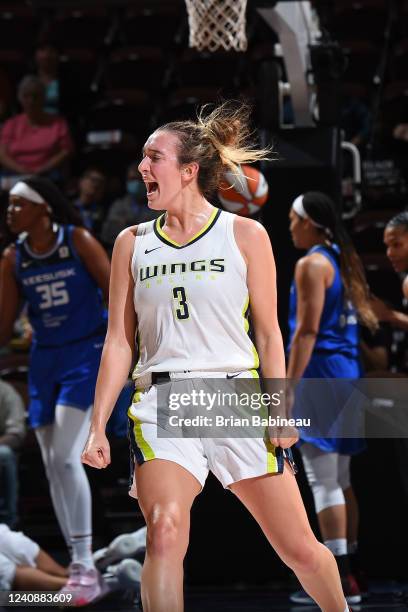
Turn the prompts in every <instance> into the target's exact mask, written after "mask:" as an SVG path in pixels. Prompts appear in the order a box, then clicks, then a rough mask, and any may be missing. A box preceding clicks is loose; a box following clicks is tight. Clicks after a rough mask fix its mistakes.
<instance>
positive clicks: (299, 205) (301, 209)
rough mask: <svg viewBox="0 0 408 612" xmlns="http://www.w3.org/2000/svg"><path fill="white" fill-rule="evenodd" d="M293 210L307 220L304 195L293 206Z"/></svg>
mask: <svg viewBox="0 0 408 612" xmlns="http://www.w3.org/2000/svg"><path fill="white" fill-rule="evenodd" d="M292 208H293V210H294V211H295V213H296V214H297V215H299V217H302V219H307V216H308V215H307V212H306V211H305V207H304V206H303V194H302V195H300V196H298V197H297V198H296V200H295V201H294V202H293V204H292Z"/></svg>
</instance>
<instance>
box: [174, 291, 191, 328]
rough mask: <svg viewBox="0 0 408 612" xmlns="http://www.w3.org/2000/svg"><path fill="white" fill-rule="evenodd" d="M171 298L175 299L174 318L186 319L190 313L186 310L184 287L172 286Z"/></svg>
mask: <svg viewBox="0 0 408 612" xmlns="http://www.w3.org/2000/svg"><path fill="white" fill-rule="evenodd" d="M173 299H174V300H175V301H176V306H177V307H176V308H174V314H175V315H176V318H177V319H179V320H180V321H184V320H185V319H188V318H189V316H190V313H189V311H188V304H187V297H186V290H185V289H184V287H174V288H173Z"/></svg>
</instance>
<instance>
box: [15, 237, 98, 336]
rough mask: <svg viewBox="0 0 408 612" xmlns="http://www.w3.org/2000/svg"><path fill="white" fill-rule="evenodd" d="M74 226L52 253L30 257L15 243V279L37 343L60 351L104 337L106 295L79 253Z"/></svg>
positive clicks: (27, 250)
mask: <svg viewBox="0 0 408 612" xmlns="http://www.w3.org/2000/svg"><path fill="white" fill-rule="evenodd" d="M73 230H74V227H73V226H60V227H59V228H58V235H57V241H56V243H55V245H54V246H53V248H52V249H51V251H49V252H48V253H44V254H42V255H38V254H35V253H33V252H32V250H31V249H30V247H29V244H28V240H27V238H23V239H21V240H18V241H17V242H16V277H17V281H18V283H19V286H20V288H21V292H22V294H23V296H24V298H25V300H26V301H27V303H28V315H29V319H30V323H31V326H32V328H33V332H34V336H33V340H34V343H35V344H38V345H41V346H50V347H52V346H61V345H63V344H67V343H71V342H76V341H77V340H81V339H83V338H87V337H90V336H92V335H94V334H99V333H102V334H103V333H104V332H105V331H106V320H107V313H106V309H105V308H104V305H103V300H102V293H101V291H100V289H99V287H98V286H97V284H96V282H95V280H94V279H93V278H92V276H91V275H90V274H89V272H88V271H87V269H86V268H85V266H84V264H83V263H82V260H81V258H80V257H79V255H78V254H77V252H76V251H75V248H74V245H73V240H72V233H73Z"/></svg>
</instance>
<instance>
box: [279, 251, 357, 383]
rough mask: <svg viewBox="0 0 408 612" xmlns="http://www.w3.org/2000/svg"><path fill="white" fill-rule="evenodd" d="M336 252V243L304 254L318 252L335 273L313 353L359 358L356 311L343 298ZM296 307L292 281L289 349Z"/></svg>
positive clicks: (293, 330)
mask: <svg viewBox="0 0 408 612" xmlns="http://www.w3.org/2000/svg"><path fill="white" fill-rule="evenodd" d="M339 252H340V251H339V247H338V246H337V245H335V244H334V245H332V247H328V246H323V245H316V246H314V247H313V248H311V249H310V250H309V251H308V252H307V255H311V254H312V253H321V254H322V255H323V256H324V257H326V258H327V259H328V260H329V261H330V263H331V264H332V266H333V268H334V272H335V274H334V280H333V283H332V284H331V286H330V287H328V288H327V289H326V294H325V299H324V306H323V311H322V315H321V318H320V326H319V332H318V334H317V338H316V343H315V346H314V349H313V353H314V354H315V353H319V352H321V353H327V352H330V353H340V354H343V355H347V356H350V357H355V358H358V355H359V349H358V346H359V332H358V320H357V312H356V309H355V308H354V306H353V304H352V303H351V302H350V301H349V300H347V299H346V298H345V291H344V286H343V281H342V279H341V274H340V264H339ZM296 307H297V294H296V284H295V281H293V283H292V286H291V290H290V301H289V350H290V346H291V344H292V339H293V335H294V333H295V329H296ZM339 376H341V374H339ZM344 376H346V377H347V374H344Z"/></svg>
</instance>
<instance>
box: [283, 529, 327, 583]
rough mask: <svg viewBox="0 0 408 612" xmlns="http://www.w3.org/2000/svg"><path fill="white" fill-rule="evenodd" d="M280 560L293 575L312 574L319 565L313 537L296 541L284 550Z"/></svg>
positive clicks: (316, 543) (317, 551)
mask: <svg viewBox="0 0 408 612" xmlns="http://www.w3.org/2000/svg"><path fill="white" fill-rule="evenodd" d="M282 559H283V561H284V562H285V563H286V565H287V566H288V567H290V568H291V569H292V570H293V571H294V572H295V574H313V573H314V572H316V571H317V569H318V567H319V563H320V561H319V550H318V542H317V541H316V540H315V539H314V537H304V538H301V539H296V541H293V542H291V544H290V545H289V546H288V547H287V548H286V550H285V551H284V554H283V556H282Z"/></svg>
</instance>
